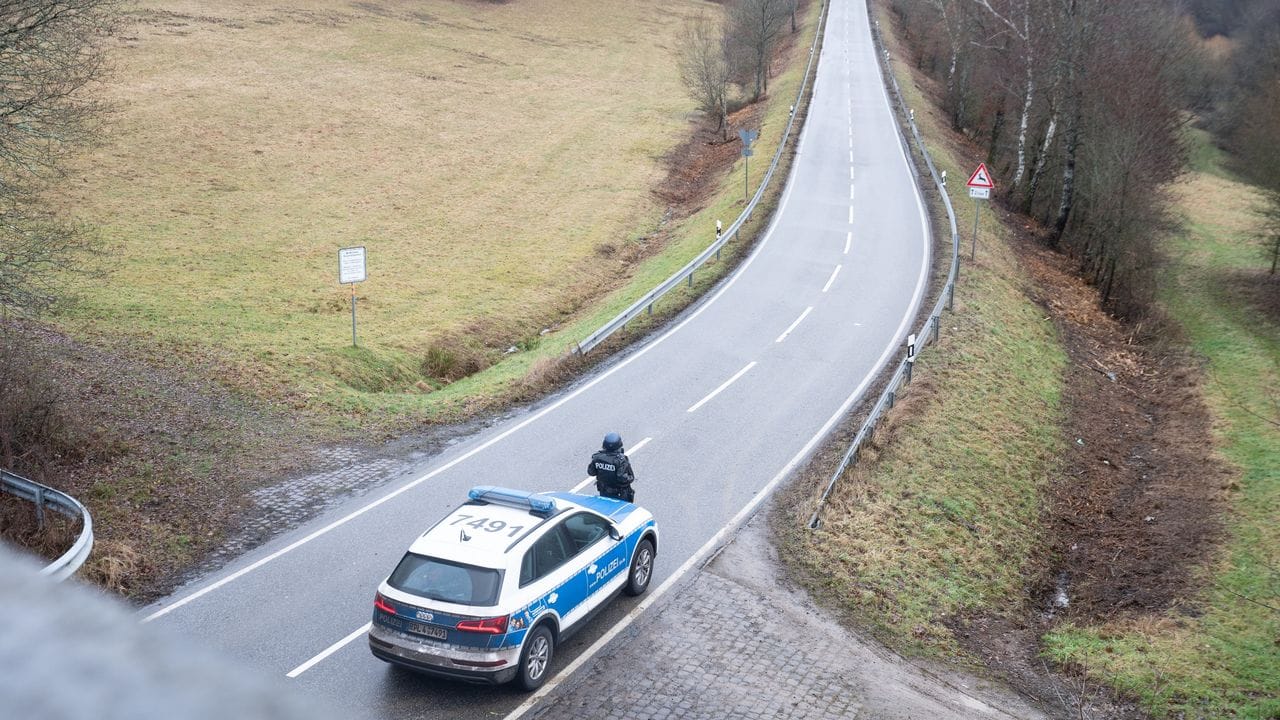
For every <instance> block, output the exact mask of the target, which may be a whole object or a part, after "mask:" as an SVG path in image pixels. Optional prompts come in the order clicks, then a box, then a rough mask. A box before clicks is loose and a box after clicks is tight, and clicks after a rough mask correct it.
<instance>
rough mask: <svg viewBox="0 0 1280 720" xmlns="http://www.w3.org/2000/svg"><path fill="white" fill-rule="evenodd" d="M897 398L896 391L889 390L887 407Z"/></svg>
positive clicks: (891, 405)
mask: <svg viewBox="0 0 1280 720" xmlns="http://www.w3.org/2000/svg"><path fill="white" fill-rule="evenodd" d="M897 399H898V393H897V392H896V391H894V390H890V391H889V407H891V408H892V407H893V403H894V402H896V401H897Z"/></svg>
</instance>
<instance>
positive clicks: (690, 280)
mask: <svg viewBox="0 0 1280 720" xmlns="http://www.w3.org/2000/svg"><path fill="white" fill-rule="evenodd" d="M688 279H689V287H693V273H689V278H688Z"/></svg>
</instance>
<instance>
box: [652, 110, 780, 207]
mask: <svg viewBox="0 0 1280 720" xmlns="http://www.w3.org/2000/svg"><path fill="white" fill-rule="evenodd" d="M763 116H764V103H763V102H758V103H755V104H753V105H747V106H746V107H743V108H742V109H740V110H738V111H737V112H734V113H731V114H730V115H729V121H728V126H729V127H728V129H727V130H726V131H725V132H721V131H717V130H716V129H715V127H713V126H712V125H711V123H709V122H707V121H706V120H705V119H702V118H699V119H698V120H697V121H696V122H695V124H694V126H693V134H692V135H691V136H690V137H689V139H688V140H685V141H684V142H683V143H680V145H679V146H677V147H676V148H675V149H674V150H672V151H671V152H670V153H668V155H667V157H666V158H665V162H666V165H667V177H666V178H665V179H664V180H663V181H662V184H661V185H659V186H658V187H657V188H655V189H654V191H653V194H654V196H655V197H657V198H658V199H660V200H662V201H663V202H664V203H666V204H667V205H668V207H669V212H670V213H671V216H672V218H673V219H680V218H684V217H688V216H689V215H691V214H693V213H694V212H696V211H698V210H700V209H701V208H702V206H703V205H704V204H705V201H706V200H707V198H709V197H710V196H711V193H712V192H714V191H715V189H716V185H717V184H718V183H719V181H720V178H722V177H724V174H725V173H726V172H728V170H729V168H731V167H733V164H734V163H735V162H737V161H738V156H739V155H741V154H742V140H741V139H740V138H739V137H738V132H737V128H754V127H759V126H760V118H761V117H763ZM726 134H727V135H728V137H727V138H726V137H725V135H726Z"/></svg>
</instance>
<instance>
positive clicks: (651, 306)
mask: <svg viewBox="0 0 1280 720" xmlns="http://www.w3.org/2000/svg"><path fill="white" fill-rule="evenodd" d="M648 313H649V314H650V315H652V314H653V303H649V310H648Z"/></svg>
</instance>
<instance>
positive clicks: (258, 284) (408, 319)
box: [64, 0, 699, 391]
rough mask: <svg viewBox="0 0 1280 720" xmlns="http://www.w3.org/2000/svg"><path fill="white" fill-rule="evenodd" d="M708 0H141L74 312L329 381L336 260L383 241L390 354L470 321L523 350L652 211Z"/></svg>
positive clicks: (373, 273) (365, 316)
mask: <svg viewBox="0 0 1280 720" xmlns="http://www.w3.org/2000/svg"><path fill="white" fill-rule="evenodd" d="M698 6H699V4H698V3H692V2H687V1H678V0H658V1H657V2H650V3H626V2H614V3H600V2H589V1H586V0H520V2H512V3H503V4H497V3H485V2H447V1H442V0H435V1H428V2H421V1H415V2H408V1H407V0H381V1H379V2H362V3H349V2H337V1H321V2H312V3H308V4H306V5H305V6H304V7H305V9H304V8H303V7H280V6H279V5H277V4H275V3H266V2H254V1H253V0H228V1H227V2H220V3H216V4H210V3H201V2H194V1H192V0H185V1H184V0H144V2H141V3H140V4H139V5H138V6H136V7H135V9H134V10H132V11H131V13H130V15H129V22H128V24H127V27H126V29H125V31H124V32H123V33H122V38H121V41H120V47H119V49H118V52H116V53H115V56H114V58H115V59H114V62H115V65H116V74H115V79H114V80H113V81H112V82H111V83H110V84H109V85H108V86H107V87H105V88H104V89H103V92H104V94H105V95H106V97H107V99H108V100H110V101H111V102H113V103H114V104H115V106H116V108H117V112H116V113H115V115H114V117H113V118H112V122H111V124H110V128H109V134H108V136H107V142H106V144H105V145H104V146H103V147H101V148H100V149H98V150H96V151H95V152H94V153H93V154H92V155H90V156H88V157H86V158H84V160H83V163H82V164H81V170H82V176H83V177H82V182H78V183H77V184H76V185H75V188H74V190H73V191H72V192H71V193H70V194H69V195H70V196H69V201H70V203H71V205H72V207H73V209H74V211H75V213H76V214H77V215H79V216H80V217H81V218H83V219H85V220H87V221H89V222H91V223H94V224H96V225H99V226H100V227H101V228H102V229H103V233H104V235H105V237H106V239H107V240H108V241H109V242H110V243H111V244H112V247H113V256H112V258H111V262H110V268H111V269H112V273H111V275H110V277H109V279H108V280H107V281H106V282H104V283H101V284H100V285H99V286H97V287H94V288H91V289H89V291H88V292H87V294H86V297H85V303H84V304H83V305H82V306H81V307H79V308H78V309H77V310H75V314H74V315H73V316H69V317H67V318H64V319H65V320H66V321H67V322H68V323H72V321H73V320H80V321H85V322H87V323H92V325H93V327H95V328H96V329H97V330H98V331H102V332H106V333H126V334H132V333H137V334H138V335H141V336H145V337H148V338H152V339H154V340H156V341H157V342H159V343H160V345H161V346H163V347H166V348H177V349H183V350H186V349H190V350H192V351H193V352H196V353H205V352H217V353H220V354H222V355H223V357H224V359H225V360H227V361H228V362H229V364H230V365H231V366H233V367H238V368H240V369H241V370H242V371H244V372H245V373H247V374H249V375H254V374H260V375H261V376H262V377H263V379H265V380H267V381H268V384H270V383H272V382H279V381H282V380H283V381H286V382H294V383H301V384H302V385H304V386H305V385H309V384H318V385H319V387H320V389H321V390H322V391H323V389H324V388H325V387H326V386H332V385H334V384H341V380H340V379H336V378H338V376H340V375H341V373H340V372H335V371H334V370H333V366H334V365H341V364H342V363H343V362H347V361H349V358H346V359H344V356H343V355H342V354H341V353H342V351H343V348H345V347H346V346H348V345H349V344H350V320H349V315H348V313H349V310H348V295H347V291H346V290H345V289H344V288H342V287H340V286H339V285H338V284H337V277H336V275H337V268H336V264H337V258H336V254H337V250H338V249H339V248H340V247H344V246H349V245H364V246H366V247H367V248H368V258H369V280H368V282H365V283H363V284H361V285H360V286H359V287H358V292H359V295H360V330H361V339H362V344H363V345H364V346H366V347H367V348H368V349H369V350H370V351H371V352H372V353H374V354H375V355H378V356H379V361H382V362H391V363H401V364H405V363H413V362H416V360H415V358H417V357H420V355H421V354H422V353H423V352H424V350H425V348H426V346H427V345H428V344H429V343H430V341H431V340H432V339H433V338H435V337H438V336H440V335H441V334H443V333H447V332H450V331H454V332H456V331H460V330H463V329H464V327H465V325H466V324H467V323H469V322H472V321H474V320H476V319H480V320H482V321H483V320H484V319H486V318H507V320H506V321H504V323H503V324H504V325H505V326H506V327H508V328H510V330H508V331H507V332H509V333H510V334H511V335H512V336H511V337H510V338H509V342H511V343H512V344H515V343H516V342H517V341H519V340H520V339H521V337H520V336H519V335H520V333H527V332H530V331H536V330H537V329H538V328H537V327H535V326H533V325H532V323H539V322H541V321H545V320H547V319H548V318H554V317H555V315H556V314H557V313H559V312H562V311H564V310H566V309H568V308H569V307H570V306H571V305H572V304H573V302H574V297H575V295H580V294H581V289H582V288H583V287H584V286H587V287H590V286H591V285H592V284H593V283H595V282H596V281H595V279H594V278H593V277H592V275H591V273H590V272H589V270H588V267H589V265H590V264H591V261H592V259H593V257H594V255H595V249H596V247H597V246H598V245H601V244H602V243H605V242H612V243H615V244H617V243H619V242H620V241H625V240H627V239H629V238H631V237H634V236H635V235H636V234H638V233H640V232H643V231H644V230H645V229H652V227H653V226H654V225H656V223H657V222H658V219H659V218H660V216H661V213H662V211H663V209H664V208H661V207H658V206H656V204H655V202H654V201H653V200H652V198H651V196H650V194H649V189H650V188H651V187H652V186H653V185H654V184H655V183H656V182H657V181H658V180H659V179H660V178H661V175H662V173H663V167H662V161H661V158H662V156H663V155H664V154H665V153H666V152H667V151H668V150H669V149H670V148H672V147H673V146H674V145H675V144H676V143H677V142H678V141H679V140H680V139H681V138H682V137H683V135H684V134H685V132H686V126H687V122H688V120H687V114H688V111H689V109H690V102H689V101H688V100H687V99H685V97H684V95H683V91H682V90H681V88H680V87H679V85H678V79H677V75H676V72H675V68H674V63H673V58H672V54H671V52H670V51H669V49H668V47H667V46H668V44H669V43H670V42H671V39H672V37H674V35H675V33H676V32H677V31H678V28H679V25H680V21H681V18H682V17H683V16H684V15H686V14H688V13H690V12H693V11H695V10H696V9H697V8H698ZM605 265H606V267H607V268H608V269H609V270H610V271H612V270H616V265H609V263H608V262H606V263H605ZM502 341H504V342H506V341H507V338H505V337H504V338H502ZM410 384H412V383H410Z"/></svg>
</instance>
